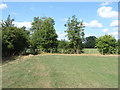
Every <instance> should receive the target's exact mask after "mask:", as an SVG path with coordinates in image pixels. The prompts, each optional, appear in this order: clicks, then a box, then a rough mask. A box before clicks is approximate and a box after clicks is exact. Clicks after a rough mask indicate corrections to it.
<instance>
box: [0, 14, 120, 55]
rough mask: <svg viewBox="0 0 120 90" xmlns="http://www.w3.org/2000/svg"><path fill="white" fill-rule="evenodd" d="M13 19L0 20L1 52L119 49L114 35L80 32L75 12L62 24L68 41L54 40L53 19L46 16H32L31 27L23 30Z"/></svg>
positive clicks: (11, 53) (114, 51)
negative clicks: (100, 35) (97, 36)
mask: <svg viewBox="0 0 120 90" xmlns="http://www.w3.org/2000/svg"><path fill="white" fill-rule="evenodd" d="M13 21H14V19H10V15H9V16H8V18H7V20H5V21H3V20H2V21H1V23H0V29H1V30H2V55H3V56H12V55H20V54H38V53H43V52H46V53H76V54H80V53H83V52H84V51H83V49H84V48H98V50H99V52H100V53H101V54H115V53H116V52H118V53H120V50H119V49H118V48H119V44H120V40H118V42H117V41H116V39H115V38H114V37H112V36H110V35H105V36H102V37H99V38H96V37H95V36H90V37H86V38H84V36H85V33H84V27H85V26H84V24H83V21H78V19H77V18H76V16H75V15H73V16H72V18H68V21H67V22H66V24H65V25H64V26H65V27H66V28H67V29H66V30H65V32H66V33H67V35H66V36H67V38H68V41H65V40H57V38H58V35H57V33H56V30H55V28H54V25H55V21H54V19H52V18H50V17H41V18H40V17H34V20H33V21H32V24H31V25H32V27H31V28H30V29H29V30H27V29H26V27H24V26H23V27H21V28H18V27H17V26H15V25H14V24H13Z"/></svg>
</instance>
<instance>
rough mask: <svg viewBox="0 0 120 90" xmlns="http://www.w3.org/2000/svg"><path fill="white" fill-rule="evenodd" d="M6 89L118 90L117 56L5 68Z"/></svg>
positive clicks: (35, 59) (45, 59) (39, 60)
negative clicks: (111, 89) (87, 89)
mask: <svg viewBox="0 0 120 90" xmlns="http://www.w3.org/2000/svg"><path fill="white" fill-rule="evenodd" d="M2 68H3V82H2V84H3V88H45V87H46V88H48V87H52V88H65V87H66V88H67V87H71V88H108V87H109V88H117V87H118V58H117V57H115V56H110V57H108V56H104V57H103V56H65V55H44V56H32V57H28V58H21V59H19V60H15V61H11V62H8V63H6V64H4V65H3V67H2Z"/></svg>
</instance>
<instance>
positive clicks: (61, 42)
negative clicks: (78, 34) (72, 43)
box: [58, 39, 69, 53]
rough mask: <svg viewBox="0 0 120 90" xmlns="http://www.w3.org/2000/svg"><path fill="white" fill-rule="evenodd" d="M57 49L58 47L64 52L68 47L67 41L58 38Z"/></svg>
mask: <svg viewBox="0 0 120 90" xmlns="http://www.w3.org/2000/svg"><path fill="white" fill-rule="evenodd" d="M58 49H60V50H61V51H62V53H64V51H65V50H67V49H69V42H68V41H66V40H65V39H62V40H59V41H58Z"/></svg>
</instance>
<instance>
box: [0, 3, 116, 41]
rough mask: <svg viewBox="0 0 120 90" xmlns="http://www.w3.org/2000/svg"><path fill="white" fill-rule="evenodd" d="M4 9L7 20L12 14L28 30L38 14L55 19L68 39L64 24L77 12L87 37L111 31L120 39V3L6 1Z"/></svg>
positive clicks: (2, 8) (59, 28) (19, 24)
mask: <svg viewBox="0 0 120 90" xmlns="http://www.w3.org/2000/svg"><path fill="white" fill-rule="evenodd" d="M0 9H1V10H2V19H3V20H6V18H7V16H8V15H9V14H10V15H11V18H14V19H15V21H14V22H13V23H14V24H15V25H16V26H18V27H22V26H26V27H27V29H29V28H30V27H31V22H32V21H33V19H34V17H38V16H39V17H42V16H46V17H51V18H53V19H54V20H55V26H54V27H55V30H56V32H57V34H58V39H59V40H60V39H66V40H67V37H65V35H66V33H65V32H64V31H65V30H66V28H65V27H64V24H65V23H66V22H67V19H68V17H70V18H72V16H73V15H76V17H77V19H78V20H83V22H84V24H85V26H86V27H85V28H84V31H85V37H88V36H96V37H100V36H103V35H105V34H109V35H112V36H114V37H115V38H116V39H117V38H118V2H4V3H1V4H0Z"/></svg>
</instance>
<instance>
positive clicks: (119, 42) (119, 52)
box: [117, 39, 120, 54]
mask: <svg viewBox="0 0 120 90" xmlns="http://www.w3.org/2000/svg"><path fill="white" fill-rule="evenodd" d="M117 46H118V54H120V39H118V42H117Z"/></svg>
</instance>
